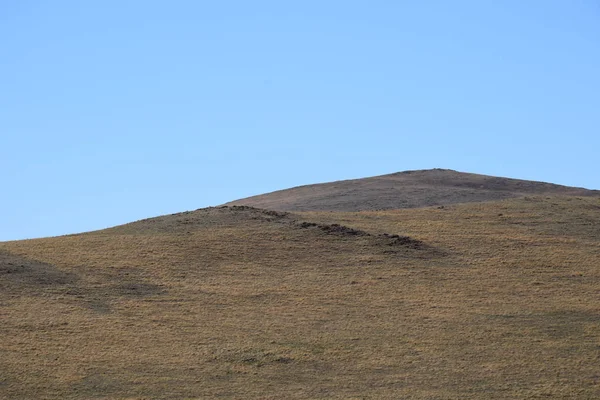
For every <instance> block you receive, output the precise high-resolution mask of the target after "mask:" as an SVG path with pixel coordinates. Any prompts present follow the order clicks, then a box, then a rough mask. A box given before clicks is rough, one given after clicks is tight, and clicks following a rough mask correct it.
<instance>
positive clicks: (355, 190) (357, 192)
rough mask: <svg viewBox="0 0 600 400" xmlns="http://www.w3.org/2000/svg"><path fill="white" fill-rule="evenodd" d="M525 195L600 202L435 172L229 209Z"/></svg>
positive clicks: (512, 182)
mask: <svg viewBox="0 0 600 400" xmlns="http://www.w3.org/2000/svg"><path fill="white" fill-rule="evenodd" d="M526 195H570V196H596V197H600V191H599V190H587V189H582V188H574V187H568V186H561V185H554V184H551V183H544V182H535V181H525V180H520V179H510V178H501V177H495V176H487V175H478V174H469V173H464V172H457V171H453V170H449V169H431V170H420V171H405V172H398V173H395V174H389V175H381V176H375V177H371V178H363V179H352V180H346V181H338V182H328V183H321V184H316V185H307V186H300V187H295V188H291V189H285V190H279V191H276V192H272V193H267V194H262V195H259V196H253V197H248V198H246V199H241V200H236V201H233V202H230V203H227V204H226V205H247V206H253V207H260V208H267V209H271V210H279V211H324V210H328V211H362V210H389V209H399V208H415V207H427V206H434V205H448V204H457V203H467V202H481V201H493V200H502V199H508V198H514V197H523V196H526Z"/></svg>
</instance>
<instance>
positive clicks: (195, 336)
mask: <svg viewBox="0 0 600 400" xmlns="http://www.w3.org/2000/svg"><path fill="white" fill-rule="evenodd" d="M500 214H502V215H500ZM294 219H299V220H304V221H313V222H316V223H319V224H321V225H322V224H332V223H340V224H343V225H347V226H351V227H353V228H357V229H361V230H364V231H366V232H369V233H371V235H360V234H358V235H356V234H350V233H343V232H342V233H336V232H328V231H326V230H325V229H322V228H319V227H318V226H306V227H302V226H301V225H300V224H298V223H295V222H294ZM383 232H387V233H392V234H401V235H408V236H411V237H413V238H416V239H419V240H421V241H423V242H424V244H425V245H423V246H420V247H419V246H417V248H414V246H409V245H399V244H396V245H393V244H392V243H393V240H392V239H389V238H385V237H381V236H378V234H380V233H383ZM599 260H600V200H598V199H595V198H580V199H578V198H569V197H565V198H554V197H551V198H545V197H543V198H539V197H538V198H529V199H512V200H506V201H502V202H496V203H481V204H470V205H456V206H451V207H445V208H443V209H441V208H428V209H412V210H399V211H385V212H359V213H337V212H336V213H327V212H319V213H304V214H296V215H295V216H286V215H279V214H265V213H262V212H260V211H256V210H252V209H230V208H228V209H210V210H200V211H196V212H192V213H184V214H179V215H175V216H168V217H161V218H160V219H156V220H148V221H141V222H138V223H134V224H130V225H126V226H123V227H117V228H113V229H109V230H106V231H99V232H94V233H88V234H83V235H73V236H66V237H59V238H49V239H39V240H31V241H19V242H5V243H0V320H1V321H2V324H0V335H1V336H0V337H1V338H2V344H1V345H0V398H10V399H32V398H36V399H44V398H48V399H58V398H60V399H70V398H85V399H103V398H116V399H142V398H152V399H155V398H156V399H163V398H164V399H166V398H189V399H191V398H218V397H222V398H262V399H270V398H272V399H280V398H299V399H300V398H328V399H337V398H340V399H341V398H344V399H345V398H356V399H359V398H415V399H459V398H460V399H463V398H478V399H508V398H581V399H593V398H600V369H599V368H598V365H600V301H599V298H598V294H599V292H600V267H599V266H600V261H599Z"/></svg>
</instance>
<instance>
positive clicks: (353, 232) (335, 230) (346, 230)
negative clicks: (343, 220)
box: [294, 222, 371, 236]
mask: <svg viewBox="0 0 600 400" xmlns="http://www.w3.org/2000/svg"><path fill="white" fill-rule="evenodd" d="M294 225H295V226H297V227H299V228H301V229H308V228H317V229H320V230H321V231H323V232H325V233H327V234H330V235H341V236H371V234H370V233H367V232H365V231H361V230H359V229H354V228H350V227H347V226H344V225H339V224H331V225H328V224H317V223H314V222H296V223H294Z"/></svg>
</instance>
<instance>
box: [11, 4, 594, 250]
mask: <svg viewBox="0 0 600 400" xmlns="http://www.w3.org/2000/svg"><path fill="white" fill-rule="evenodd" d="M0 150H1V157H0V167H1V168H2V186H1V191H0V240H9V239H21V238H30V237H40V236H48V235H59V234H65V233H74V232H79V231H85V230H93V229H99V228H104V227H108V226H112V225H116V224H120V223H125V222H129V221H132V220H137V219H140V218H145V217H151V216H156V215H160V214H166V213H173V212H178V211H184V210H190V209H196V208H200V207H205V206H210V205H218V204H221V203H223V202H226V201H229V200H233V199H237V198H241V197H246V196H249V195H253V194H259V193H264V192H267V191H272V190H276V189H282V188H286V187H291V186H296V185H301V184H308V183H316V182H324V181H330V180H338V179H348V178H357V177H364V176H371V175H378V174H385V173H391V172H396V171H401V170H407V169H422V168H434V167H441V168H451V169H457V170H460V171H468V172H477V173H484V174H491V175H500V176H510V177H518V178H525V179H534V180H544V181H551V182H555V183H561V184H566V185H574V186H584V187H588V188H596V189H600V3H599V2H598V0H560V1H552V0H528V1H522V0H504V1H496V0H472V1H461V0H455V1H445V0H444V1H442V0H440V1H391V0H390V1H375V0H370V1H333V0H331V1H322V0H321V1H306V0H304V1H259V0H256V1H191V0H190V1H141V0H139V1H127V0H119V1H116V0H103V1H79V0H77V1H75V0H73V1H64V0H52V1H50V0H46V1H43V0H39V1H36V0H22V1H21V0H20V1H0Z"/></svg>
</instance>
